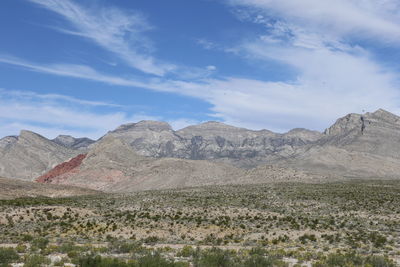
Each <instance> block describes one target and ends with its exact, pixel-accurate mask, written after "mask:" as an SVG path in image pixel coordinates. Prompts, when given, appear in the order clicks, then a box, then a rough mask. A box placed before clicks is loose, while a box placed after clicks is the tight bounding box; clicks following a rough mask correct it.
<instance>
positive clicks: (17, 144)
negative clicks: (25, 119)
mask: <svg viewBox="0 0 400 267" xmlns="http://www.w3.org/2000/svg"><path fill="white" fill-rule="evenodd" d="M76 155H77V151H75V150H72V149H69V148H66V147H63V146H60V145H58V144H56V143H54V142H52V141H50V140H48V139H46V138H44V137H43V136H40V135H38V134H35V133H33V132H30V131H21V133H20V135H19V136H16V137H14V136H11V137H5V138H3V139H1V140H0V176H3V177H10V178H18V179H24V180H33V179H35V178H36V177H38V176H40V175H41V174H42V173H43V172H45V171H47V170H50V169H51V168H53V167H54V166H56V165H57V164H59V163H61V162H63V161H65V160H67V159H69V158H71V157H74V156H76Z"/></svg>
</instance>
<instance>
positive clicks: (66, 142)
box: [52, 135, 96, 150]
mask: <svg viewBox="0 0 400 267" xmlns="http://www.w3.org/2000/svg"><path fill="white" fill-rule="evenodd" d="M52 141H53V142H54V143H56V144H59V145H61V146H64V147H67V148H71V149H78V150H87V149H88V147H89V146H90V145H91V144H93V143H95V142H96V141H94V140H92V139H89V138H86V137H83V138H74V137H72V136H70V135H59V136H57V137H56V138H54V139H53V140H52Z"/></svg>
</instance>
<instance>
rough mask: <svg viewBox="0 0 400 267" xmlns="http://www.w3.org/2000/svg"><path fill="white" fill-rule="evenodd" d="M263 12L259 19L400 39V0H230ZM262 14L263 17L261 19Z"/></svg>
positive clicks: (321, 30)
mask: <svg viewBox="0 0 400 267" xmlns="http://www.w3.org/2000/svg"><path fill="white" fill-rule="evenodd" d="M229 2H230V3H231V4H233V5H236V6H241V7H248V8H250V9H252V10H253V11H256V12H261V14H257V15H254V18H253V21H255V22H258V23H259V22H263V23H265V22H268V21H269V20H268V18H273V19H276V18H278V19H283V20H285V21H290V22H292V23H293V24H295V25H303V26H304V27H306V28H308V29H312V30H313V31H314V32H317V33H319V34H323V33H329V34H331V35H335V36H350V37H352V38H354V37H367V38H368V37H372V38H376V39H374V40H376V41H377V40H379V41H396V42H398V41H400V13H399V12H398V10H399V8H400V2H399V1H397V0H363V1H359V0H326V1H320V0H230V1H229ZM260 15H262V20H260Z"/></svg>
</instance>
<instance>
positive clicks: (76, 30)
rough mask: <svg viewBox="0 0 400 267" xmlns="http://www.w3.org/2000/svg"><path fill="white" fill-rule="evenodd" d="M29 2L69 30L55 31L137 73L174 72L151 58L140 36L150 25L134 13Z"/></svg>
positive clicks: (56, 0) (59, 0)
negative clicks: (100, 50)
mask: <svg viewBox="0 0 400 267" xmlns="http://www.w3.org/2000/svg"><path fill="white" fill-rule="evenodd" d="M29 1H30V2H32V3H35V4H37V5H39V6H41V7H44V8H46V9H48V10H51V11H53V12H55V13H57V14H59V15H61V16H62V17H63V18H64V19H66V20H67V21H68V22H69V23H70V24H71V26H72V27H73V29H68V28H61V29H58V30H60V31H62V32H64V33H66V34H72V35H77V36H81V37H84V38H87V39H89V40H91V41H93V42H94V43H96V44H97V45H99V46H101V47H103V48H104V49H106V50H108V51H110V52H112V53H113V54H115V55H117V56H118V57H119V58H120V59H121V60H123V61H125V62H126V63H128V64H129V65H130V66H132V67H134V68H136V69H138V70H140V71H143V72H145V73H149V74H154V75H159V76H162V75H164V74H165V73H167V72H168V71H171V70H173V69H175V66H174V65H173V64H167V63H163V62H160V61H158V60H157V59H155V58H154V57H153V56H152V55H151V54H152V46H151V42H150V41H149V40H148V39H147V38H146V37H145V36H144V34H143V33H144V32H145V31H147V30H149V29H151V26H150V25H149V23H148V22H147V20H146V19H145V18H144V17H143V16H142V15H140V14H138V13H135V12H133V11H130V12H128V11H123V10H121V9H117V8H113V7H109V6H107V7H96V8H94V7H93V6H92V7H91V9H89V8H85V7H83V6H81V5H79V4H77V3H76V2H74V1H71V0H29Z"/></svg>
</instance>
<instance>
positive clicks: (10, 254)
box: [0, 248, 19, 266]
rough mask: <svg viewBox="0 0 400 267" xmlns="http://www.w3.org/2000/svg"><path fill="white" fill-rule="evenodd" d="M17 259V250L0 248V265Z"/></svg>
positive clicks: (5, 264)
mask: <svg viewBox="0 0 400 267" xmlns="http://www.w3.org/2000/svg"><path fill="white" fill-rule="evenodd" d="M18 260H19V256H18V254H17V252H15V250H14V249H12V248H0V266H8V265H9V264H10V263H12V262H16V261H18Z"/></svg>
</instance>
